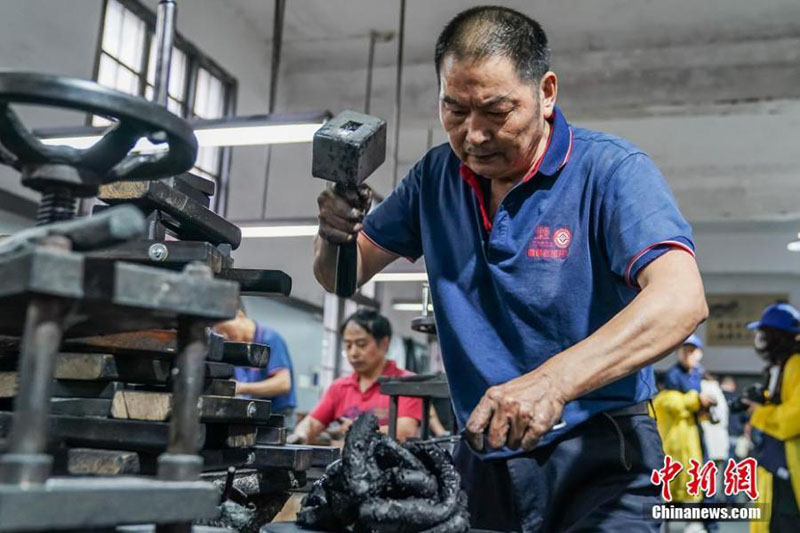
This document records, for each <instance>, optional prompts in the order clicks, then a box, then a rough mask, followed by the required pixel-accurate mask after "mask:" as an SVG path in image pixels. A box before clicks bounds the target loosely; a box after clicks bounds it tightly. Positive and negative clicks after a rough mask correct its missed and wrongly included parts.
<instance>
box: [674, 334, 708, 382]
mask: <svg viewBox="0 0 800 533" xmlns="http://www.w3.org/2000/svg"><path fill="white" fill-rule="evenodd" d="M702 359H703V341H702V340H700V337H699V336H698V335H697V333H692V334H691V335H689V337H688V338H687V339H686V340H685V341H683V344H681V347H680V348H678V362H677V363H675V364H674V365H673V366H672V367H670V369H669V370H667V373H666V375H665V376H664V388H665V389H668V390H677V391H680V392H689V391H690V390H694V391H697V392H700V382H701V381H702V379H703V374H704V373H705V369H704V368H703V367H702V366H701V365H700V360H702Z"/></svg>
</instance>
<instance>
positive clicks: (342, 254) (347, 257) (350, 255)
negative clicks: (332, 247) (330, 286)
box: [336, 241, 358, 298]
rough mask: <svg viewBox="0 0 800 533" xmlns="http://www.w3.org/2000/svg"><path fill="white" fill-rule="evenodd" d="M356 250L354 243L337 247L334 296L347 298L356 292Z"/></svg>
mask: <svg viewBox="0 0 800 533" xmlns="http://www.w3.org/2000/svg"><path fill="white" fill-rule="evenodd" d="M357 276H358V248H356V243H355V241H353V242H347V243H344V244H340V245H338V249H337V250H336V296H341V297H342V298H349V297H351V296H352V295H353V294H355V292H356V282H357V279H356V278H357Z"/></svg>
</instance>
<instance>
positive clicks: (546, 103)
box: [539, 71, 558, 119]
mask: <svg viewBox="0 0 800 533" xmlns="http://www.w3.org/2000/svg"><path fill="white" fill-rule="evenodd" d="M557 98H558V76H556V73H555V72H552V71H547V72H545V74H544V76H542V79H541V80H539V100H540V101H541V103H542V115H544V118H546V119H549V118H550V117H552V116H553V111H554V109H555V107H556V99H557Z"/></svg>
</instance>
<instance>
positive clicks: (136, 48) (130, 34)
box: [117, 9, 145, 72]
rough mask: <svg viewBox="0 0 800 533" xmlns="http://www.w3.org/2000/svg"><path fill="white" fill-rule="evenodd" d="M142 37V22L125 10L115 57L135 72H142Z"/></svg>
mask: <svg viewBox="0 0 800 533" xmlns="http://www.w3.org/2000/svg"><path fill="white" fill-rule="evenodd" d="M144 36H145V25H144V21H143V20H142V19H140V18H139V17H137V16H136V15H134V14H133V13H132V12H131V11H128V10H127V9H126V10H125V14H124V16H123V18H122V40H121V42H120V51H119V55H118V56H117V57H118V59H119V60H120V61H121V62H122V63H125V64H126V65H128V66H129V67H130V68H131V69H133V70H134V71H136V72H141V71H142V50H143V49H144Z"/></svg>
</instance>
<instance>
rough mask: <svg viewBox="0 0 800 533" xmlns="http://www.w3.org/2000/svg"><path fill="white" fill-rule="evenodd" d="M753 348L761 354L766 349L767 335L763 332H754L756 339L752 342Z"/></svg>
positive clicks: (758, 330)
mask: <svg viewBox="0 0 800 533" xmlns="http://www.w3.org/2000/svg"><path fill="white" fill-rule="evenodd" d="M753 346H754V347H755V349H756V351H757V352H763V351H764V350H766V349H767V334H766V333H764V331H763V330H760V329H757V330H756V337H755V339H754V340H753Z"/></svg>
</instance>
